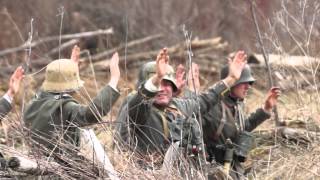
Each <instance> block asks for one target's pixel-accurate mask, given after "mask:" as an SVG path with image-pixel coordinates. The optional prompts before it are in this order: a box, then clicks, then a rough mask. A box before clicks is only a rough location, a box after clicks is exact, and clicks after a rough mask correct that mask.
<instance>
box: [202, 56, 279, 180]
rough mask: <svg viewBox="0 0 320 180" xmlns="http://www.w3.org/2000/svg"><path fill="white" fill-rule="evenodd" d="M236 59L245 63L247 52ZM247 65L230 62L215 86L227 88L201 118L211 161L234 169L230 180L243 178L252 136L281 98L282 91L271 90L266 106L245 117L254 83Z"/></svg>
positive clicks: (217, 94) (216, 96)
mask: <svg viewBox="0 0 320 180" xmlns="http://www.w3.org/2000/svg"><path fill="white" fill-rule="evenodd" d="M236 56H242V57H243V58H244V59H246V55H245V54H244V52H238V53H237V54H236ZM245 62H246V61H243V63H242V64H238V66H234V63H232V62H230V63H229V65H228V66H225V67H223V69H222V71H221V81H220V82H218V83H217V84H216V87H215V89H218V88H222V87H223V86H224V87H223V88H222V89H221V90H219V91H220V93H216V94H215V98H214V99H213V100H212V101H211V102H210V108H209V111H208V112H207V113H205V114H202V119H203V138H204V143H205V144H206V150H207V153H208V156H209V157H208V160H209V161H210V162H211V161H215V162H217V163H218V164H220V165H225V169H226V170H227V169H230V168H231V169H230V176H232V178H233V179H242V178H243V177H244V176H243V174H244V170H243V168H242V166H241V162H243V161H245V159H246V156H247V153H248V151H250V149H251V145H252V140H253V139H252V136H251V135H250V132H251V131H252V130H254V129H255V128H256V127H257V126H258V125H259V124H261V123H262V122H264V121H265V120H266V119H268V118H270V116H271V111H272V109H273V107H274V106H275V105H276V103H277V98H278V96H279V95H280V89H279V88H277V87H273V88H271V89H270V90H269V92H268V94H267V96H266V100H265V103H264V106H263V107H262V108H259V109H257V110H256V111H255V112H254V113H252V114H251V115H250V116H249V117H246V116H245V114H244V102H243V101H244V99H245V97H246V96H247V93H248V90H249V89H250V87H251V85H252V84H253V83H254V82H255V79H254V78H253V76H252V74H251V69H250V67H249V66H248V65H246V63H245ZM219 84H222V86H221V87H220V85H219ZM228 166H231V167H228ZM227 171H228V170H227ZM209 179H210V178H209Z"/></svg>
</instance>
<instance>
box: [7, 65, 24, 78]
mask: <svg viewBox="0 0 320 180" xmlns="http://www.w3.org/2000/svg"><path fill="white" fill-rule="evenodd" d="M23 77H24V69H23V68H22V66H19V67H17V69H16V70H15V71H14V73H13V74H12V76H11V78H10V79H14V80H21V79H22V78H23Z"/></svg>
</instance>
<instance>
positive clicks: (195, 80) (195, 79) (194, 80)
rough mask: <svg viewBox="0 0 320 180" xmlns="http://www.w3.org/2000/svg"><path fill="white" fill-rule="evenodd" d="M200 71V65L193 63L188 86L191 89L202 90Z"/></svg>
mask: <svg viewBox="0 0 320 180" xmlns="http://www.w3.org/2000/svg"><path fill="white" fill-rule="evenodd" d="M199 77H200V73H199V66H198V64H196V63H192V68H190V70H189V74H188V87H189V90H191V91H196V92H198V91H199V90H200V78H199Z"/></svg>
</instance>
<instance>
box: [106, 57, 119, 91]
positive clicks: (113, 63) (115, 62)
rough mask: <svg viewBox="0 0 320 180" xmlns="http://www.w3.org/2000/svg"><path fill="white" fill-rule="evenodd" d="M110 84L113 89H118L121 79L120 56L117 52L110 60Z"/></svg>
mask: <svg viewBox="0 0 320 180" xmlns="http://www.w3.org/2000/svg"><path fill="white" fill-rule="evenodd" d="M110 74H111V78H110V82H109V85H110V86H111V87H114V88H116V87H117V85H118V82H119V79H120V69H119V54H118V52H115V53H114V54H113V55H112V57H111V60H110Z"/></svg>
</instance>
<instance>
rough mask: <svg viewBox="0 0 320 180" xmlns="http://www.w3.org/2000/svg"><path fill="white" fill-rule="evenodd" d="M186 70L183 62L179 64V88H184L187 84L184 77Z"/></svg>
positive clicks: (177, 73) (177, 72)
mask: <svg viewBox="0 0 320 180" xmlns="http://www.w3.org/2000/svg"><path fill="white" fill-rule="evenodd" d="M185 73H186V71H185V68H184V66H183V65H182V64H179V66H178V67H177V70H176V84H177V88H178V90H182V89H183V88H184V86H185V85H186V80H185V78H184V75H185Z"/></svg>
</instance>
